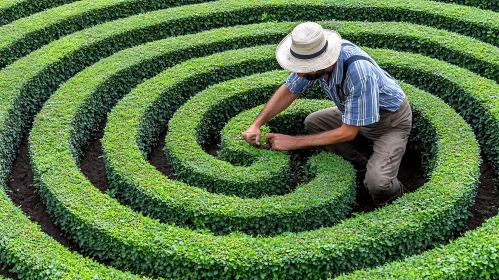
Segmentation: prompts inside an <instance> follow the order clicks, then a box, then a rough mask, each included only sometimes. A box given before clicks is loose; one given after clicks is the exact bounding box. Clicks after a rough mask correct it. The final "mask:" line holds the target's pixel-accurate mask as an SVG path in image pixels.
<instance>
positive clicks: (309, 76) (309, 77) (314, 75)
mask: <svg viewBox="0 0 499 280" xmlns="http://www.w3.org/2000/svg"><path fill="white" fill-rule="evenodd" d="M326 73H328V72H327V68H326V69H321V70H317V71H315V72H310V73H298V76H299V77H305V79H307V80H309V81H313V80H317V79H319V78H320V77H322V76H323V75H324V74H326Z"/></svg>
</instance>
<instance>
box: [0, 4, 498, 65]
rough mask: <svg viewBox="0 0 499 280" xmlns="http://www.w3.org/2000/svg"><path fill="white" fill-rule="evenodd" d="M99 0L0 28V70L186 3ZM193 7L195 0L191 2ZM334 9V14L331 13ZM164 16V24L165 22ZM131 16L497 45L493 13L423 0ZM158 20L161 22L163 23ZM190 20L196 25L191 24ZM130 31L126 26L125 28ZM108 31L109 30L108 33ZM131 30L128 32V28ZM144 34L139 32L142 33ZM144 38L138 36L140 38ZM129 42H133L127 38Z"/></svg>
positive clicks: (207, 7) (184, 29)
mask: <svg viewBox="0 0 499 280" xmlns="http://www.w3.org/2000/svg"><path fill="white" fill-rule="evenodd" d="M164 1H165V2H163V1H147V0H119V1H118V2H117V1H115V0H100V1H93V0H88V1H78V2H75V3H72V4H70V5H69V6H63V7H58V8H54V9H51V10H48V11H46V12H43V13H39V14H36V15H33V16H32V17H30V18H26V19H21V20H19V21H16V22H13V23H12V24H9V25H5V26H3V27H1V28H0V38H2V41H1V42H0V68H1V67H4V66H5V65H7V64H9V63H11V62H13V61H14V60H15V59H18V58H19V57H22V56H24V55H26V54H28V53H29V52H31V51H32V50H35V49H38V48H40V47H41V46H43V45H44V44H47V43H49V42H51V41H53V40H55V39H57V38H59V37H61V36H63V35H66V34H69V33H72V32H75V31H76V30H80V29H81V28H85V27H89V26H91V25H94V24H97V23H101V22H104V21H107V20H113V19H117V18H120V17H125V16H129V15H133V14H137V13H141V12H146V11H151V10H154V9H160V8H165V7H169V6H172V5H175V4H187V3H191V2H189V1H188V0H186V1H185V2H184V1H183V2H178V1H173V2H170V1H168V0H164ZM192 1H193V2H192V3H195V2H199V0H192ZM333 11H334V12H333ZM165 15H167V17H168V18H169V21H174V22H175V23H172V22H169V23H166V22H164V20H165ZM133 18H136V19H139V18H142V19H143V18H147V21H149V22H150V23H151V25H152V23H153V22H154V23H156V26H155V27H154V31H151V33H149V32H146V34H147V35H148V36H149V37H153V38H155V39H160V38H164V37H166V36H168V35H173V34H178V33H184V34H185V33H193V32H198V31H201V30H206V29H211V28H216V27H222V26H230V25H236V24H249V23H257V22H262V21H284V20H285V21H290V20H301V21H303V20H314V21H317V20H330V19H333V18H334V19H338V20H355V21H380V20H383V21H406V22H413V23H418V24H422V25H429V26H433V27H437V28H441V29H446V30H450V31H454V32H457V33H461V34H463V35H467V36H470V37H475V38H478V39H481V40H483V41H485V42H488V43H491V44H494V45H498V44H499V23H498V22H497V13H495V12H491V11H482V10H477V9H473V8H470V7H466V6H456V5H449V4H444V3H436V2H432V1H426V0H392V1H384V0H362V1H359V0H335V1H323V0H314V1H310V0H300V1H293V2H292V3H290V2H289V1H287V0H278V1H272V3H269V2H268V1H267V0H252V1H243V2H241V1H238V0H225V1H217V2H216V4H214V3H205V4H199V5H192V6H183V7H179V8H175V9H171V10H168V11H155V12H151V13H147V14H143V15H138V16H135V17H132V18H130V19H124V20H118V21H117V23H118V24H121V25H126V24H127V23H128V22H129V21H133ZM162 21H163V22H162ZM192 22H197V23H199V24H196V25H193V24H192ZM130 29H131V28H130ZM111 30H113V29H111ZM130 31H131V30H130ZM145 31H149V30H141V31H139V32H145ZM146 34H143V35H142V37H143V36H145V35H146ZM127 35H128V36H127V37H126V38H121V39H120V40H118V41H117V42H116V44H117V47H118V46H120V45H122V44H126V45H134V44H135V45H136V44H140V43H143V42H145V41H141V40H140V39H138V38H142V37H141V36H139V34H135V33H134V34H130V33H129V34H127ZM132 38H134V39H132Z"/></svg>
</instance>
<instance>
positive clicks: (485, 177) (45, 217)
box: [0, 121, 499, 279]
mask: <svg viewBox="0 0 499 280" xmlns="http://www.w3.org/2000/svg"><path fill="white" fill-rule="evenodd" d="M104 126H105V121H103V122H102V123H101V124H100V127H99V131H98V133H97V135H96V136H95V137H94V139H93V140H92V141H91V143H89V144H88V145H87V146H86V147H84V148H83V153H84V155H83V158H82V160H81V163H80V167H81V170H82V172H83V173H84V174H85V175H86V176H87V177H88V179H89V180H90V181H91V182H92V184H93V185H94V186H95V187H97V188H98V189H99V190H100V191H101V192H105V191H106V190H107V188H108V180H107V177H106V172H105V167H104V161H103V159H102V157H101V156H102V146H101V139H102V136H103V134H104ZM166 132H167V131H166V129H164V130H163V132H162V133H161V135H160V137H159V141H158V143H157V144H156V146H155V147H154V149H153V151H152V152H151V154H150V155H149V156H148V161H149V162H150V163H151V164H152V165H153V166H155V167H156V169H158V170H159V171H160V172H161V173H163V174H164V175H166V176H168V177H170V178H172V175H171V166H170V164H169V163H168V162H167V160H166V158H165V156H164V152H163V151H162V148H163V147H164V145H165V143H164V139H165V136H166ZM27 136H28V133H25V134H24V136H23V140H22V143H21V145H20V147H19V149H18V155H17V157H16V159H15V161H14V163H13V169H12V173H11V177H10V180H9V181H8V184H7V188H8V189H7V193H8V194H9V196H10V198H11V199H12V201H13V202H14V204H15V205H17V206H19V207H20V208H21V210H22V211H23V213H24V214H25V215H26V216H28V217H29V219H30V220H31V221H33V222H35V223H38V224H39V225H40V226H41V229H42V231H43V232H45V233H46V234H48V235H50V236H51V237H53V238H54V239H55V240H57V242H59V243H61V244H62V245H63V246H64V247H66V248H67V249H69V250H70V251H79V249H78V246H77V245H76V244H75V243H73V242H72V241H70V240H69V239H68V238H67V237H66V236H65V235H64V233H63V232H62V231H61V230H60V229H59V228H58V227H57V226H56V225H55V224H54V223H53V222H52V219H51V218H50V216H49V214H48V213H47V211H46V209H45V205H43V203H42V202H41V200H40V195H39V194H38V193H37V192H36V191H35V189H34V187H33V185H32V184H33V172H32V170H31V165H30V162H29V154H28V143H27V142H28V141H27ZM357 141H358V142H357V145H360V146H362V147H364V148H363V149H362V150H360V149H359V150H360V152H362V153H364V154H366V155H368V154H369V153H370V149H369V144H368V142H366V140H365V139H364V140H363V139H360V140H357ZM205 150H206V151H207V152H208V153H210V154H212V155H216V152H217V151H218V150H219V146H218V144H217V143H214V144H212V145H210V146H209V147H206V148H205ZM305 154H306V152H305ZM298 155H299V153H298ZM482 157H483V155H482ZM296 158H299V160H302V161H303V159H304V157H300V156H297V157H296ZM483 158H484V157H483ZM420 159H421V157H420V155H419V153H418V152H417V151H414V150H411V149H408V150H407V151H406V153H405V155H404V157H403V159H402V163H401V166H400V170H399V179H400V181H401V182H402V183H403V184H404V185H405V186H406V188H407V189H408V190H409V191H411V192H412V191H414V190H416V189H417V188H418V187H420V186H421V185H423V184H424V182H425V180H426V179H425V178H424V176H423V172H422V170H421V165H420ZM480 172H481V175H480V182H481V183H480V185H479V187H478V190H477V197H476V202H475V204H474V205H473V207H472V215H471V216H470V217H469V219H468V221H467V223H466V227H465V230H464V231H462V232H456V233H455V234H454V237H455V238H457V237H459V236H461V235H462V234H463V233H464V232H465V231H467V230H472V229H475V228H477V227H479V226H480V225H481V224H482V223H483V222H484V221H485V220H486V219H488V218H490V217H493V216H496V215H497V213H498V205H499V197H498V196H497V194H496V192H495V188H494V172H493V170H492V166H491V165H490V163H489V162H488V160H486V159H485V158H484V160H483V163H482V165H481V166H480ZM363 175H364V174H363V172H358V173H357V196H356V202H357V205H356V206H355V208H354V210H353V212H369V211H372V210H373V209H374V208H375V206H374V203H373V201H372V198H371V196H370V194H369V192H368V191H367V189H366V188H365V187H363V185H362V180H363ZM298 181H299V180H298V179H296V180H295V183H296V182H298ZM0 268H1V267H0ZM9 269H10V267H7V268H4V269H0V275H3V276H6V277H9V278H12V279H18V277H17V274H14V273H11V272H9Z"/></svg>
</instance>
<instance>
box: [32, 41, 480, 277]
mask: <svg viewBox="0 0 499 280" xmlns="http://www.w3.org/2000/svg"><path fill="white" fill-rule="evenodd" d="M267 52H268V53H269V55H268V57H267V59H269V60H270V59H272V58H273V56H274V54H273V47H271V48H268V50H267ZM241 53H242V54H245V55H247V56H248V57H251V54H252V52H251V51H248V50H242V51H241ZM219 57H220V59H219V60H215V61H214V62H215V63H214V65H213V66H212V67H205V68H203V69H206V71H210V72H211V73H210V74H209V75H207V76H204V77H203V76H199V77H196V78H193V79H192V81H191V83H189V84H185V85H184V86H183V87H182V88H186V89H189V88H192V87H194V88H195V86H196V85H197V84H198V83H199V82H200V81H203V80H206V79H207V77H219V75H220V76H223V75H224V74H225V73H231V72H234V70H233V69H227V70H226V71H227V72H224V70H225V69H224V67H223V66H224V65H225V64H227V63H230V56H223V55H219ZM257 58H258V59H261V55H258V56H256V57H255V59H257ZM252 65H253V67H254V65H258V63H256V64H252ZM193 67H194V66H191V67H186V68H185V69H184V71H182V73H183V75H182V76H177V77H171V78H172V80H168V79H165V75H168V73H169V71H165V72H164V74H162V75H159V76H157V77H155V78H154V79H151V80H148V82H146V83H143V84H142V85H141V87H139V89H138V90H137V91H138V92H142V93H141V94H146V95H153V96H158V95H161V93H163V87H165V86H168V83H171V82H175V81H179V82H180V81H181V80H182V78H183V77H184V76H185V75H187V76H188V75H189V73H190V72H191V71H193V72H195V68H193ZM245 67H247V66H245ZM245 67H241V66H240V68H243V69H244V68H245ZM248 67H249V66H248ZM198 71H200V70H198ZM217 71H220V72H219V73H220V74H219V73H217ZM243 73H244V71H243ZM86 74H88V73H86ZM83 75H84V74H83V72H82V74H81V77H83ZM79 77H80V75H78V76H76V77H75V78H74V79H72V80H70V81H69V82H68V83H66V84H65V85H64V87H63V88H61V90H60V91H58V92H57V93H56V94H55V95H53V96H52V98H51V99H50V100H49V101H48V102H47V104H46V106H45V107H44V109H43V110H42V111H41V113H40V114H39V115H38V117H37V121H36V122H35V125H34V127H33V130H32V133H31V135H30V143H31V145H30V153H31V155H32V160H33V168H34V173H35V174H36V175H35V176H36V178H37V182H38V186H39V187H40V188H41V192H42V196H43V197H44V199H45V200H46V201H47V202H48V203H47V205H49V207H48V208H49V209H51V210H50V211H52V213H53V214H54V215H55V216H56V221H57V222H58V224H60V225H61V227H62V228H63V229H64V230H66V231H69V232H74V233H77V236H76V237H77V239H79V241H78V242H79V243H80V244H82V247H87V248H89V249H88V250H89V251H91V252H90V253H92V252H93V255H95V256H96V257H99V255H101V258H102V256H104V258H106V259H107V258H116V259H115V265H118V266H120V267H127V268H130V269H133V270H134V271H138V272H143V273H148V274H151V275H153V276H154V275H163V276H177V275H183V276H185V275H189V277H192V278H200V277H206V275H208V276H213V275H215V273H216V274H217V276H220V277H227V278H231V277H235V275H239V276H243V277H265V273H270V274H271V275H272V274H273V275H275V276H280V277H290V278H297V277H304V278H306V277H311V276H312V275H313V276H316V277H317V276H320V275H322V276H325V275H327V274H329V273H339V272H341V271H345V270H350V269H354V268H358V267H361V266H365V265H376V264H379V263H382V262H384V261H385V259H392V258H396V257H398V256H400V255H405V254H410V253H413V252H416V251H419V250H422V249H424V248H427V247H428V246H431V245H434V244H438V243H440V242H442V240H443V238H445V236H448V235H449V232H450V231H452V230H453V229H456V228H459V227H461V226H462V224H463V223H464V220H465V219H466V218H467V215H468V210H467V209H468V206H469V204H470V203H471V202H472V199H473V195H474V188H475V187H476V184H477V177H478V164H479V155H478V148H477V146H476V143H475V140H474V136H473V134H472V132H471V130H470V129H469V128H467V126H466V124H465V123H464V122H463V121H462V120H459V119H455V118H456V117H457V116H456V115H455V114H453V113H452V111H451V110H449V109H445V108H446V107H443V108H441V107H438V108H437V109H436V110H435V111H437V112H438V113H435V114H436V115H438V116H439V117H437V118H436V119H435V121H438V120H439V119H442V118H443V119H444V122H445V127H441V124H440V123H439V122H436V123H432V124H433V125H435V126H436V128H435V129H436V131H437V132H438V133H437V134H438V135H439V136H438V137H439V138H436V139H432V141H431V142H430V143H428V145H429V146H432V145H438V147H439V149H438V153H437V154H436V155H435V157H436V167H435V169H434V170H433V173H432V174H431V175H432V177H431V178H430V182H429V183H427V184H425V186H424V187H423V188H422V189H421V190H420V191H418V192H417V193H414V194H408V195H406V196H404V197H403V198H402V199H399V200H398V203H394V204H392V205H390V207H385V208H383V209H380V210H379V211H375V212H372V213H369V214H366V215H363V216H361V217H357V218H355V219H350V220H346V221H344V222H342V223H341V224H340V225H338V226H334V227H331V228H322V229H318V230H315V231H309V232H303V233H298V234H287V235H279V236H276V237H273V238H252V237H248V236H246V235H241V234H231V235H228V236H223V237H216V236H212V235H210V234H207V233H203V234H201V233H198V232H195V231H194V232H193V231H190V230H186V229H181V228H178V227H174V226H171V225H165V224H160V223H159V222H157V221H156V220H151V219H148V218H145V217H143V216H140V215H138V214H136V213H134V212H132V211H130V209H128V208H126V207H124V206H122V205H120V204H119V203H117V202H116V201H114V200H113V199H111V198H109V197H107V196H105V195H103V194H101V193H100V192H99V191H98V190H96V189H95V188H93V187H92V186H91V184H90V182H89V181H88V180H87V179H86V178H85V176H83V174H81V172H79V171H78V170H77V168H76V163H75V161H74V159H73V158H72V155H71V152H70V151H69V150H70V147H69V142H70V140H69V138H70V137H71V135H70V131H71V130H72V129H71V127H70V125H71V122H72V119H74V118H75V115H76V114H77V112H78V107H80V106H83V105H84V103H85V102H84V99H85V98H84V97H82V96H78V93H79V92H80V91H79V90H77V89H78V88H81V89H85V88H87V86H88V84H86V83H85V81H86V80H85V79H82V80H79ZM165 82H167V84H165ZM134 92H135V91H134ZM134 92H132V93H131V95H127V96H126V97H125V98H124V99H123V100H122V101H123V102H125V103H124V104H136V103H138V101H139V100H141V98H140V97H139V98H138V99H134V98H133V97H134V96H136V95H140V94H134ZM170 94H173V95H170ZM129 96H130V97H129ZM162 96H164V97H163V98H161V97H159V96H158V97H157V101H153V102H152V104H151V105H152V106H154V105H157V107H156V108H157V110H158V111H157V113H158V115H159V114H161V112H163V114H164V113H168V110H165V107H163V106H161V104H160V103H162V102H160V101H161V100H170V102H171V101H172V100H173V99H175V98H174V97H175V90H173V92H169V91H167V92H164V93H163V94H162ZM180 99H182V100H185V97H183V98H180ZM125 100H127V101H128V102H130V103H127V102H126V101H125ZM437 104H441V103H439V102H438V101H437V100H436V99H432V100H431V102H428V104H425V106H427V107H430V108H434V107H435V106H437ZM132 106H133V105H132ZM447 114H450V115H448V116H449V117H450V116H452V117H451V118H452V119H445V116H446V115H447ZM434 116H435V115H433V116H426V117H424V119H426V120H427V121H430V122H432V121H433V120H432V119H434V118H435V117H434ZM125 117H126V116H123V121H125V122H127V121H128V120H127V119H126V118H125ZM449 124H452V125H449ZM439 125H440V126H439ZM454 125H455V126H454ZM456 126H457V127H456ZM447 129H449V131H452V135H448V136H445V135H442V134H441V133H443V132H445V131H447ZM456 131H460V133H462V134H460V135H459V136H458V137H456V134H455V132H456ZM423 133H424V132H423ZM455 141H458V143H459V144H457V142H455ZM467 143H469V145H468V144H467ZM456 151H457V152H458V153H460V155H459V156H456V154H455V152H456ZM126 155H127V154H126V153H125V154H124V155H123V156H126ZM143 167H144V166H142V165H141V164H140V163H139V164H137V168H138V169H137V170H138V172H139V173H140V172H142V170H143ZM139 170H140V171H139ZM465 170H466V171H465ZM61 180H63V182H62V181H61ZM61 183H64V184H65V187H64V188H60V187H57V186H58V185H60V184H61ZM90 209H91V210H90ZM416 212H417V213H418V214H417V215H415V213H416ZM94 224H97V225H98V229H97V228H95V226H94ZM387 236H389V237H390V238H387ZM182 244H184V245H182ZM284 252H286V253H284ZM380 256H382V257H380Z"/></svg>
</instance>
